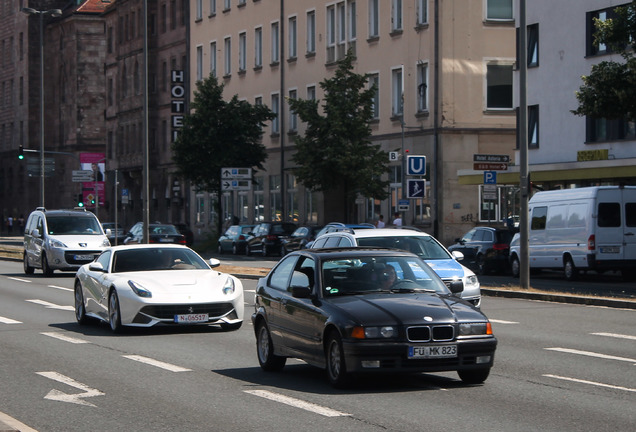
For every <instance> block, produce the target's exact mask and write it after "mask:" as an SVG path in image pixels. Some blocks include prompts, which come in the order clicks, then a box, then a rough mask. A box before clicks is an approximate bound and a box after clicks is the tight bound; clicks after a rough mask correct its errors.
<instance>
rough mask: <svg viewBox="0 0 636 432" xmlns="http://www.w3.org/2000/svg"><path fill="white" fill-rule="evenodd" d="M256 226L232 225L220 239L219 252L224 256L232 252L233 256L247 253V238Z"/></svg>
mask: <svg viewBox="0 0 636 432" xmlns="http://www.w3.org/2000/svg"><path fill="white" fill-rule="evenodd" d="M254 226H255V225H232V226H230V227H229V228H228V229H227V230H226V231H225V234H223V235H222V236H221V237H219V245H218V248H217V251H218V252H219V253H220V254H222V253H226V252H232V254H234V255H236V254H242V253H245V245H246V244H247V237H248V236H249V233H250V232H251V231H252V230H253V229H254Z"/></svg>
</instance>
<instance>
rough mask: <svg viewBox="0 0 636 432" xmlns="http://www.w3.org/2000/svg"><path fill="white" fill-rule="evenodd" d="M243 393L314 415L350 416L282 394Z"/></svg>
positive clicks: (263, 391)
mask: <svg viewBox="0 0 636 432" xmlns="http://www.w3.org/2000/svg"><path fill="white" fill-rule="evenodd" d="M244 391H245V393H249V394H252V395H254V396H258V397H262V398H265V399H269V400H273V401H275V402H280V403H284V404H286V405H289V406H293V407H295V408H300V409H304V410H306V411H311V412H313V413H316V414H320V415H322V416H325V417H341V416H350V415H351V414H347V413H343V412H340V411H336V410H333V409H331V408H327V407H323V406H320V405H316V404H313V403H311V402H306V401H303V400H300V399H296V398H292V397H289V396H284V395H282V394H278V393H273V392H270V391H267V390H244Z"/></svg>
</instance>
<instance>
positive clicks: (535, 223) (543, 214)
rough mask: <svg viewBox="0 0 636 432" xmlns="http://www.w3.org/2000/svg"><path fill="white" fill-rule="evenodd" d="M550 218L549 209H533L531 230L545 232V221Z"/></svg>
mask: <svg viewBox="0 0 636 432" xmlns="http://www.w3.org/2000/svg"><path fill="white" fill-rule="evenodd" d="M547 216H548V208H547V207H535V208H533V209H532V218H531V219H530V229H532V230H544V229H545V221H546V219H547Z"/></svg>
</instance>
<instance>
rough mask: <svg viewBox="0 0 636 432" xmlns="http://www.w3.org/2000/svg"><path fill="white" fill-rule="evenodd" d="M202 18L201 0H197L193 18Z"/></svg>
mask: <svg viewBox="0 0 636 432" xmlns="http://www.w3.org/2000/svg"><path fill="white" fill-rule="evenodd" d="M202 18H203V0H197V1H196V6H195V12H194V19H195V20H200V19H202Z"/></svg>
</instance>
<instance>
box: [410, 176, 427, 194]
mask: <svg viewBox="0 0 636 432" xmlns="http://www.w3.org/2000/svg"><path fill="white" fill-rule="evenodd" d="M406 182H407V186H408V187H407V189H406V190H407V195H406V197H407V198H424V197H425V196H426V180H413V179H408V180H407V181H406Z"/></svg>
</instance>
